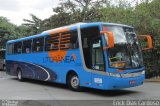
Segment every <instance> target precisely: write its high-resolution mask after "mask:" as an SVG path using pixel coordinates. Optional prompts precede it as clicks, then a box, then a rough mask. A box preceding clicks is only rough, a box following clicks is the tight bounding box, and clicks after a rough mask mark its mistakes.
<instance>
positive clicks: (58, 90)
mask: <svg viewBox="0 0 160 106" xmlns="http://www.w3.org/2000/svg"><path fill="white" fill-rule="evenodd" d="M122 99H123V100H127V99H133V100H134V99H136V100H137V99H144V100H146V99H159V100H160V83H159V82H156V83H154V82H145V83H144V84H143V85H142V86H139V87H134V88H128V89H123V90H113V91H102V90H95V89H88V88H85V89H84V90H83V91H82V92H74V91H71V90H69V89H68V88H67V87H66V86H65V85H61V84H55V83H48V82H42V81H35V80H25V82H20V81H18V80H17V78H16V77H13V76H9V75H7V74H6V73H5V72H2V71H0V100H22V101H21V104H23V106H32V105H34V106H40V105H39V104H41V105H42V106H52V105H51V104H60V105H62V103H64V104H65V106H66V102H67V103H68V102H69V103H70V101H71V100H78V101H74V102H72V103H75V104H77V103H76V102H80V101H79V100H81V101H83V100H84V101H86V100H90V102H81V103H80V104H79V105H81V104H83V105H82V106H85V105H87V106H88V103H91V104H90V105H92V106H93V104H94V105H100V104H99V103H101V104H102V105H103V104H104V105H106V100H122ZM66 100H69V101H66ZM100 100H103V101H104V102H101V101H100ZM35 101H36V102H35ZM60 101H63V102H60ZM64 101H65V102H64ZM3 102H4V101H3ZM92 102H93V103H92ZM47 103H49V104H48V105H47ZM85 103H86V104H85ZM110 103H111V102H110ZM26 104H28V105H26ZM0 106H1V103H0ZM20 106H21V105H20ZM54 106H56V105H54ZM73 106H74V105H73ZM107 106H108V105H107Z"/></svg>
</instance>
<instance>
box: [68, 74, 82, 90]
mask: <svg viewBox="0 0 160 106" xmlns="http://www.w3.org/2000/svg"><path fill="white" fill-rule="evenodd" d="M67 82H68V87H69V88H70V89H71V90H73V91H81V87H80V80H79V78H78V76H77V75H76V74H74V73H72V74H70V75H69V77H68V81H67Z"/></svg>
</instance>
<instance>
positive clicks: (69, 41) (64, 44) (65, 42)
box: [61, 31, 78, 50]
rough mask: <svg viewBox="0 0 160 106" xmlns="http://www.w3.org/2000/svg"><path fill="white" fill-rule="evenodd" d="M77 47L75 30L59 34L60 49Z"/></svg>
mask: <svg viewBox="0 0 160 106" xmlns="http://www.w3.org/2000/svg"><path fill="white" fill-rule="evenodd" d="M77 48H78V35H77V31H70V32H65V33H62V35H61V50H64V49H65V50H66V49H77Z"/></svg>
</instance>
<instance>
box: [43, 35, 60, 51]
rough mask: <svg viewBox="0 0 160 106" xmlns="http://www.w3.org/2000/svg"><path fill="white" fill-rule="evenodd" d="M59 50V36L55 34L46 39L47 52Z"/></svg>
mask: <svg viewBox="0 0 160 106" xmlns="http://www.w3.org/2000/svg"><path fill="white" fill-rule="evenodd" d="M58 49H59V34H54V35H50V36H47V37H46V47H45V50H46V51H52V50H53V51H54V50H58Z"/></svg>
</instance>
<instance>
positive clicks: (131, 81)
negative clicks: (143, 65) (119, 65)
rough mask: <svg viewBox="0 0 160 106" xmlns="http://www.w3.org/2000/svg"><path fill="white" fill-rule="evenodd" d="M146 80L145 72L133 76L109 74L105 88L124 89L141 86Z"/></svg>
mask: <svg viewBox="0 0 160 106" xmlns="http://www.w3.org/2000/svg"><path fill="white" fill-rule="evenodd" d="M126 76H127V75H126ZM144 80H145V74H144V73H143V72H142V73H141V74H139V75H137V76H134V77H132V76H128V77H125V76H121V77H117V76H108V77H107V79H106V86H105V89H107V90H112V89H122V88H130V87H135V86H140V85H142V84H143V82H144Z"/></svg>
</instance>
